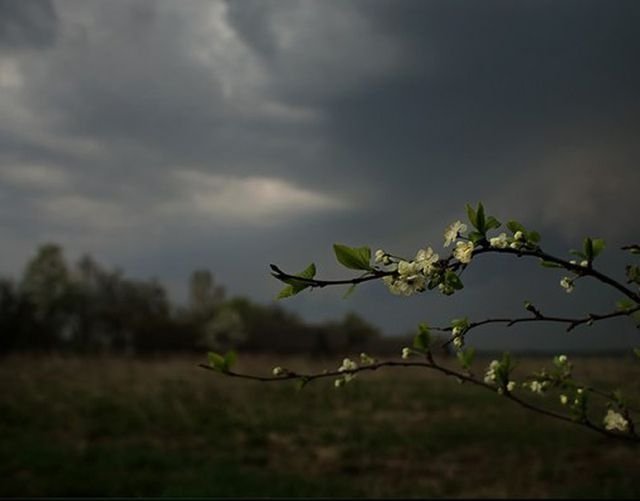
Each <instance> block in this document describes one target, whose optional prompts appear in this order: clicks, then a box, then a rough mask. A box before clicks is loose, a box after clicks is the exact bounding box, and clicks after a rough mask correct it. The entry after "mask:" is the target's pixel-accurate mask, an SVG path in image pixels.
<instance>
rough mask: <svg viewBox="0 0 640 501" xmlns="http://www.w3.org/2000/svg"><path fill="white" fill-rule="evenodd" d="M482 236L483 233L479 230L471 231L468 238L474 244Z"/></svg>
mask: <svg viewBox="0 0 640 501" xmlns="http://www.w3.org/2000/svg"><path fill="white" fill-rule="evenodd" d="M483 238H484V235H483V234H482V233H480V232H479V231H472V232H471V233H469V240H471V241H472V242H473V243H474V244H477V243H478V242H479V241H480V240H482V239H483Z"/></svg>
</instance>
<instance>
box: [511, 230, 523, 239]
mask: <svg viewBox="0 0 640 501" xmlns="http://www.w3.org/2000/svg"><path fill="white" fill-rule="evenodd" d="M513 238H515V239H516V240H524V233H522V232H521V231H519V230H518V231H516V232H515V233H514V234H513Z"/></svg>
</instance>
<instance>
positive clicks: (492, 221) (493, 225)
mask: <svg viewBox="0 0 640 501" xmlns="http://www.w3.org/2000/svg"><path fill="white" fill-rule="evenodd" d="M500 226H502V223H501V222H500V221H498V220H497V219H496V218H495V217H493V216H489V217H488V218H487V222H486V224H485V228H486V230H487V231H489V230H495V229H498V228H500Z"/></svg>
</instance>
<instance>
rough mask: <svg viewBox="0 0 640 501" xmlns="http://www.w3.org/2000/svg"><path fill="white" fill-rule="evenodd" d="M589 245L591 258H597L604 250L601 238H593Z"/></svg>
mask: <svg viewBox="0 0 640 501" xmlns="http://www.w3.org/2000/svg"><path fill="white" fill-rule="evenodd" d="M591 245H592V248H593V257H597V256H598V255H599V254H600V253H601V252H602V251H603V250H604V245H605V242H604V240H603V239H602V238H594V239H593V240H592V241H591Z"/></svg>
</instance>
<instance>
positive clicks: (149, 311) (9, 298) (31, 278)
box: [0, 244, 406, 356]
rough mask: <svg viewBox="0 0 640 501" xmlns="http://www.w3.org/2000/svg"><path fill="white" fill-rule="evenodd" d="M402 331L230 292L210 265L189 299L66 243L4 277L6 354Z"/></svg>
mask: <svg viewBox="0 0 640 501" xmlns="http://www.w3.org/2000/svg"><path fill="white" fill-rule="evenodd" d="M403 342H406V340H403V339H399V338H397V337H396V338H385V337H382V336H381V334H380V332H379V331H378V329H376V328H375V327H374V326H372V325H371V324H369V323H368V322H366V321H365V320H364V319H363V318H361V317H360V316H358V315H357V314H355V313H348V314H347V315H345V317H344V318H343V319H341V320H340V321H331V322H325V323H322V324H313V325H312V324H308V323H306V322H304V321H303V320H302V319H301V318H300V317H298V316H297V315H295V314H293V313H290V312H287V311H286V310H284V309H283V308H282V307H281V306H279V305H269V306H264V305H260V304H256V303H255V302H252V301H251V300H249V299H247V298H245V297H233V298H227V296H226V293H225V289H224V287H222V286H220V285H218V284H216V283H215V280H214V276H213V274H212V273H211V272H210V271H209V270H195V271H194V272H193V273H192V274H191V276H190V278H189V301H188V303H187V304H186V305H176V304H173V303H172V302H171V300H170V299H169V297H168V294H167V292H166V290H165V288H164V287H163V286H162V285H161V284H160V283H159V282H158V281H156V280H134V279H131V278H127V277H125V276H123V274H122V272H120V271H118V270H109V269H106V268H104V267H103V266H102V265H100V264H99V263H98V262H96V261H95V260H94V259H93V258H92V257H91V256H88V255H85V256H83V257H82V258H81V259H80V260H78V262H77V263H75V264H73V265H71V264H69V263H68V262H67V260H66V259H65V256H64V252H63V249H62V248H61V247H60V246H59V245H56V244H46V245H43V246H41V247H40V248H39V249H38V252H37V254H36V256H35V257H34V258H33V259H31V260H30V261H29V262H28V263H27V265H26V268H25V270H24V273H23V275H22V277H20V278H19V279H18V280H13V279H11V278H6V277H4V278H0V354H6V353H10V352H20V351H23V352H34V351H40V352H53V351H55V352H65V351H66V352H74V353H86V354H89V353H120V354H138V355H143V354H153V353H162V352H202V351H205V350H208V349H213V350H222V351H224V350H227V349H231V348H233V349H237V350H241V351H246V352H269V353H281V354H286V353H306V354H310V355H316V356H329V355H334V354H337V353H344V354H347V353H354V352H359V351H368V352H370V353H389V352H393V353H395V352H398V350H399V347H400V346H402V343H403Z"/></svg>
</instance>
